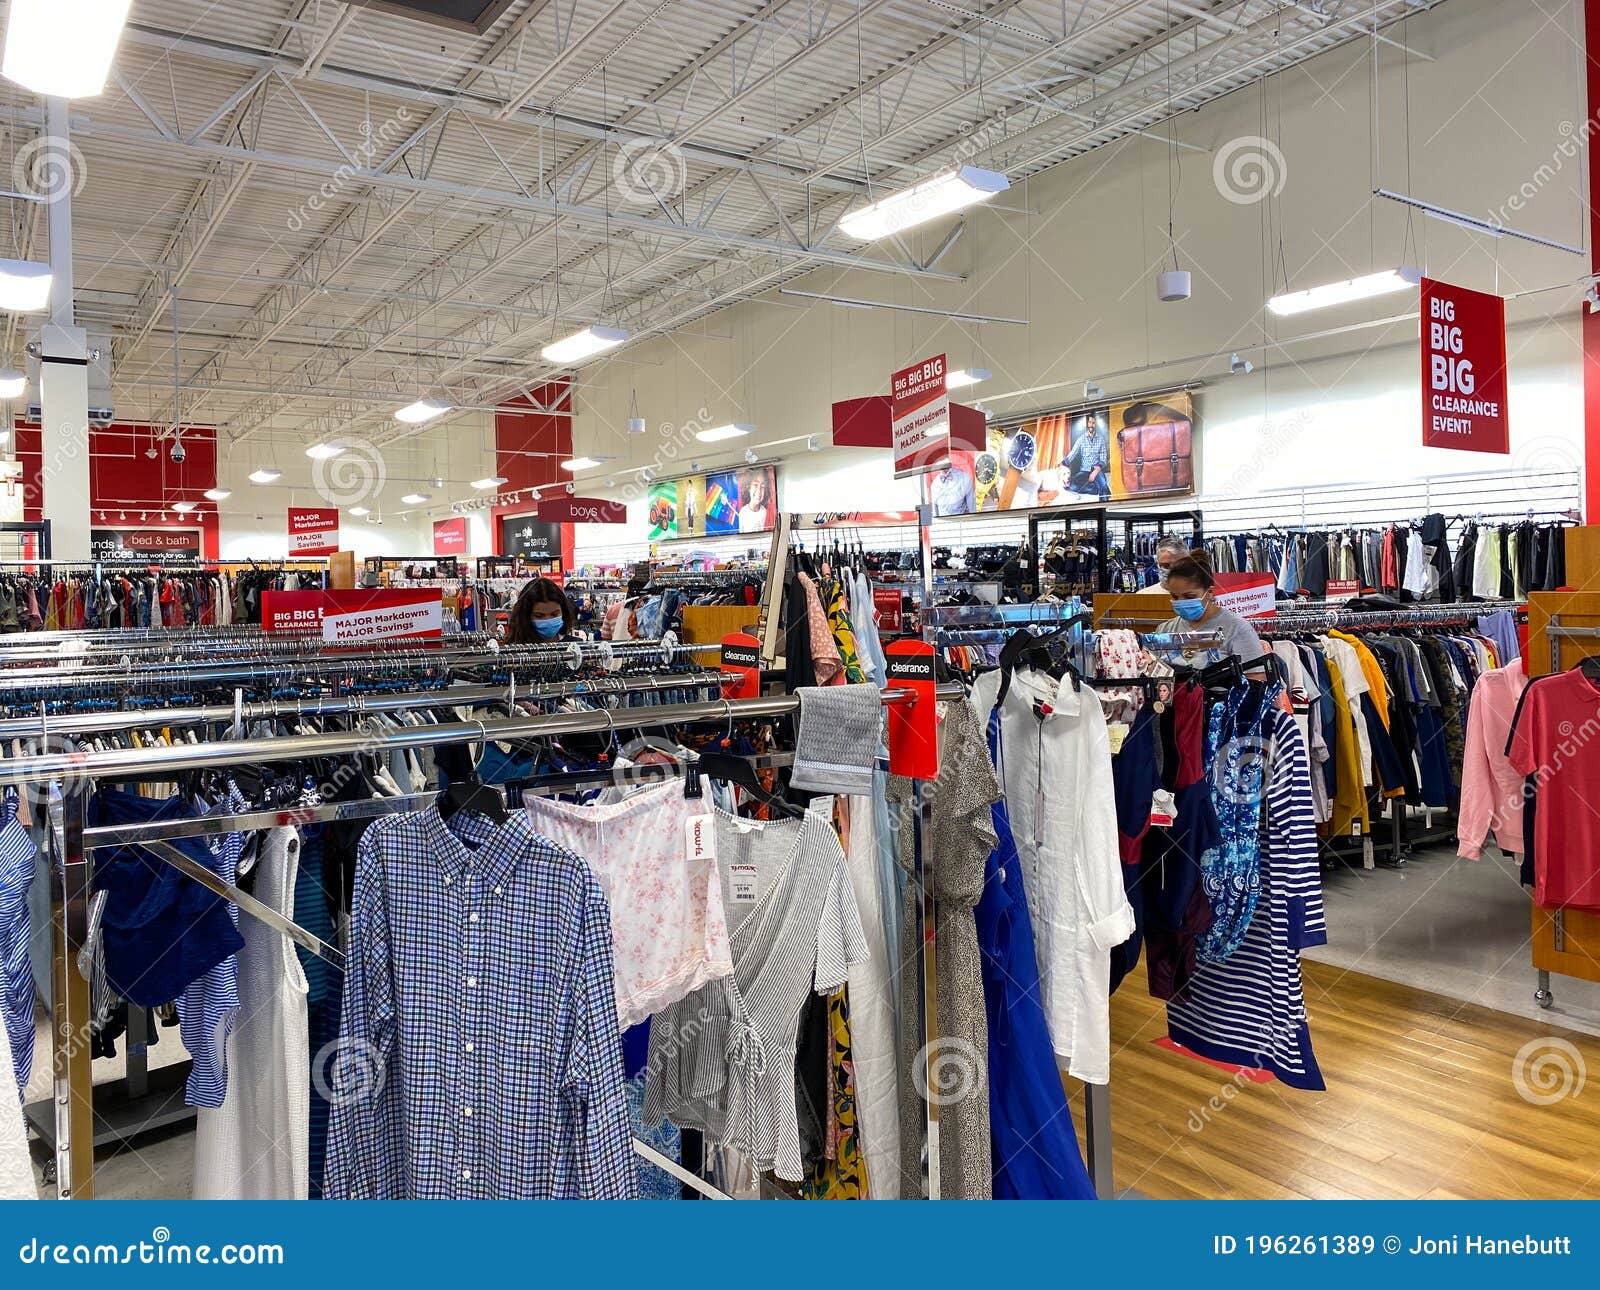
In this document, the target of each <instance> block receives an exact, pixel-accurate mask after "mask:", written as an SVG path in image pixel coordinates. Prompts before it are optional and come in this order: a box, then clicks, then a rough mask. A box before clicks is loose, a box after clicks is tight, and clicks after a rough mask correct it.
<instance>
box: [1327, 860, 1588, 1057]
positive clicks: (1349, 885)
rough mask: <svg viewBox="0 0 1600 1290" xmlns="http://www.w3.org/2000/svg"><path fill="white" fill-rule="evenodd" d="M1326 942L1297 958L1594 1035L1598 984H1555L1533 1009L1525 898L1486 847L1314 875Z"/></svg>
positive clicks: (1505, 863)
mask: <svg viewBox="0 0 1600 1290" xmlns="http://www.w3.org/2000/svg"><path fill="white" fill-rule="evenodd" d="M1322 889H1323V899H1324V901H1325V903H1326V905H1327V910H1328V944H1327V945H1326V946H1321V947H1319V948H1317V949H1314V950H1308V951H1306V954H1305V957H1306V958H1308V959H1313V960H1315V961H1317V962H1321V963H1327V964H1331V965H1332V966H1334V967H1337V968H1343V969H1346V970H1348V971H1351V972H1360V973H1364V974H1366V975H1368V976H1375V977H1378V978H1380V979H1381V980H1384V981H1394V982H1397V983H1399V984H1401V985H1409V986H1412V987H1414V988H1416V989H1419V990H1428V991H1431V992H1432V993H1434V994H1440V995H1444V996H1445V997H1446V998H1449V999H1455V1000H1459V1001H1460V1002H1462V1003H1474V1004H1478V1005H1479V1006H1481V1007H1485V1008H1492V1009H1494V1010H1496V1011H1498V1012H1506V1013H1510V1014H1511V1015H1512V1016H1517V1017H1524V1018H1527V1019H1529V1020H1540V1019H1543V1020H1545V1021H1547V1022H1548V1023H1549V1024H1551V1025H1554V1026H1561V1027H1565V1028H1567V1029H1570V1030H1580V1031H1583V1032H1584V1033H1586V1034H1591V1035H1600V984H1595V983H1591V982H1588V981H1577V980H1573V979H1571V978H1567V977H1555V978H1554V979H1553V980H1552V982H1551V990H1552V993H1553V994H1554V995H1555V1002H1554V1004H1553V1006H1552V1007H1551V1008H1549V1009H1548V1010H1546V1009H1541V1008H1540V1007H1539V1006H1538V1005H1537V1004H1536V1003H1535V1002H1534V997H1533V995H1534V990H1535V988H1536V984H1537V983H1536V980H1535V975H1534V970H1533V968H1532V966H1531V965H1530V963H1529V953H1530V951H1529V946H1528V938H1529V924H1530V913H1529V897H1528V893H1527V892H1526V891H1525V890H1524V889H1523V888H1522V886H1521V885H1520V884H1519V883H1518V881H1517V866H1516V864H1515V863H1514V862H1513V861H1512V860H1511V859H1510V858H1509V857H1506V856H1503V855H1501V854H1500V853H1499V852H1496V851H1495V850H1494V849H1493V848H1492V847H1485V848H1484V858H1483V859H1482V860H1478V861H1472V860H1462V859H1460V858H1459V857H1458V856H1457V855H1456V854H1455V850H1454V848H1444V847H1439V848H1434V849H1431V850H1426V851H1421V850H1419V851H1417V852H1416V853H1414V855H1413V857H1412V858H1411V859H1410V860H1409V861H1407V863H1406V864H1404V865H1403V866H1401V867H1399V868H1389V867H1383V866H1380V867H1379V868H1376V869H1359V868H1349V867H1346V866H1343V865H1340V866H1339V867H1337V868H1335V869H1332V870H1329V871H1326V872H1325V873H1324V874H1323V887H1322Z"/></svg>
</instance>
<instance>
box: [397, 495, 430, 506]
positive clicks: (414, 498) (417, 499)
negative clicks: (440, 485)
mask: <svg viewBox="0 0 1600 1290" xmlns="http://www.w3.org/2000/svg"><path fill="white" fill-rule="evenodd" d="M432 496H433V494H432V493H407V494H406V495H405V496H404V497H402V498H401V499H400V500H401V501H402V502H404V503H405V504H406V505H407V506H421V505H422V503H423V502H425V501H427V500H428V499H429V498H430V497H432Z"/></svg>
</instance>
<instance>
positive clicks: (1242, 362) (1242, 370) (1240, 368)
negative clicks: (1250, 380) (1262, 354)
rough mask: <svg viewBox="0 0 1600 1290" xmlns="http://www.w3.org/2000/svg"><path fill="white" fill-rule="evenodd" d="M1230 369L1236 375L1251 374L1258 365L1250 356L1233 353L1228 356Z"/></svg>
mask: <svg viewBox="0 0 1600 1290" xmlns="http://www.w3.org/2000/svg"><path fill="white" fill-rule="evenodd" d="M1228 370H1229V371H1230V372H1232V373H1233V374H1234V375H1235V376H1249V375H1250V373H1251V372H1253V371H1255V370H1256V365H1255V364H1254V363H1252V362H1251V361H1250V360H1249V359H1248V358H1240V357H1239V356H1238V355H1237V354H1233V355H1231V356H1230V357H1229V358H1228Z"/></svg>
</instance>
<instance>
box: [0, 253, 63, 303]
mask: <svg viewBox="0 0 1600 1290" xmlns="http://www.w3.org/2000/svg"><path fill="white" fill-rule="evenodd" d="M51 281H52V279H51V276H50V266H49V265H48V264H36V263H35V262H34V261H32V260H0V309H6V310H9V311H10V312H11V313H14V314H36V313H38V312H39V311H40V310H42V309H46V308H48V307H49V305H50V283H51Z"/></svg>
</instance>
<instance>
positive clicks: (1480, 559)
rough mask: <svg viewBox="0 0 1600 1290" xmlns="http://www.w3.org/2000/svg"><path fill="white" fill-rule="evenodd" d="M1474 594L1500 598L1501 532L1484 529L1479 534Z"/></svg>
mask: <svg viewBox="0 0 1600 1290" xmlns="http://www.w3.org/2000/svg"><path fill="white" fill-rule="evenodd" d="M1472 594H1473V595H1474V596H1475V597H1477V598H1478V599H1479V600H1498V599H1499V598H1500V532H1499V530H1498V529H1493V528H1488V529H1483V530H1482V531H1480V532H1479V534H1478V543H1477V549H1476V551H1475V552H1474V554H1473V563H1472Z"/></svg>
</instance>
